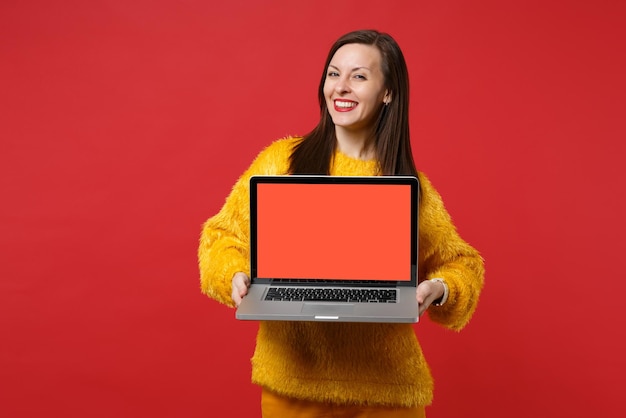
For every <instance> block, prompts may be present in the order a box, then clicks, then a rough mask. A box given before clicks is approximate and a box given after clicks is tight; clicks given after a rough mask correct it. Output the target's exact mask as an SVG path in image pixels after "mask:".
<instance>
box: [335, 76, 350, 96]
mask: <svg viewBox="0 0 626 418" xmlns="http://www.w3.org/2000/svg"><path fill="white" fill-rule="evenodd" d="M335 92H336V93H337V94H345V93H349V92H350V82H349V79H348V77H346V76H341V77H339V79H338V80H337V83H336V84H335Z"/></svg>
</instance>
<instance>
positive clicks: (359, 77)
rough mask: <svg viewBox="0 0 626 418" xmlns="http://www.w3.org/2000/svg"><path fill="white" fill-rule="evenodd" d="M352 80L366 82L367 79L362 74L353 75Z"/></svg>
mask: <svg viewBox="0 0 626 418" xmlns="http://www.w3.org/2000/svg"><path fill="white" fill-rule="evenodd" d="M354 78H356V79H359V80H367V78H366V77H365V76H364V75H363V74H355V75H354Z"/></svg>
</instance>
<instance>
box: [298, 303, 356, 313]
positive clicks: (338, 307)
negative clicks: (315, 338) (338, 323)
mask: <svg viewBox="0 0 626 418" xmlns="http://www.w3.org/2000/svg"><path fill="white" fill-rule="evenodd" d="M353 310H354V305H352V304H348V303H346V304H329V303H305V304H304V305H303V306H302V313H308V314H315V315H341V314H344V315H345V314H349V313H352V311H353Z"/></svg>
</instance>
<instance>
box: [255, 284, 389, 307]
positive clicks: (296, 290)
mask: <svg viewBox="0 0 626 418" xmlns="http://www.w3.org/2000/svg"><path fill="white" fill-rule="evenodd" d="M265 300H281V301H285V300H286V301H299V302H313V301H314V302H352V303H356V302H358V303H396V300H397V291H396V290H395V289H343V288H305V287H282V286H281V287H270V288H269V290H268V292H267V295H266V296H265Z"/></svg>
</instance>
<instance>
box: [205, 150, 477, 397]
mask: <svg viewBox="0 0 626 418" xmlns="http://www.w3.org/2000/svg"><path fill="white" fill-rule="evenodd" d="M297 140H298V138H285V139H282V140H278V141H276V142H274V143H273V144H272V145H270V146H269V147H267V148H266V149H265V150H263V151H262V152H261V153H260V154H259V155H258V157H257V158H256V159H255V161H254V162H253V163H252V165H251V166H250V168H249V169H248V170H247V171H246V172H245V173H244V174H243V175H242V176H241V178H240V179H239V180H238V181H237V183H236V184H235V186H234V187H233V190H232V192H231V194H230V195H229V196H228V198H227V199H226V202H225V204H224V206H223V207H222V209H221V210H220V212H219V213H218V214H217V215H215V216H213V217H212V218H210V219H209V220H208V221H207V222H206V223H205V224H204V227H203V230H202V236H201V239H200V247H199V250H198V258H199V267H200V280H201V288H202V291H203V292H204V293H205V294H207V295H208V296H209V297H211V298H213V299H215V300H217V301H219V302H221V303H224V304H227V305H229V306H234V303H233V301H232V299H231V279H232V277H233V275H234V274H235V273H236V272H238V271H242V272H245V273H246V274H248V275H249V274H250V271H249V270H250V267H249V254H248V252H249V241H248V233H249V231H248V229H249V225H248V223H249V196H248V182H249V178H250V176H251V175H253V174H269V175H276V174H287V170H288V158H289V155H290V153H291V148H292V146H293V144H294V143H295V141H297ZM377 168H378V166H377V163H376V162H374V161H362V160H357V159H353V158H350V157H348V156H346V155H344V154H342V153H339V152H337V153H336V154H335V157H334V162H333V165H332V169H331V174H332V175H338V176H341V175H344V176H347V175H358V176H364V175H365V176H367V175H376V174H377ZM419 179H420V183H421V189H422V200H421V203H420V218H419V240H420V245H419V258H418V263H419V264H418V265H419V278H420V280H424V279H429V278H433V277H442V278H444V279H445V280H446V282H447V284H448V287H449V289H450V294H449V297H448V301H447V302H446V303H445V304H444V305H443V306H441V307H436V306H431V307H430V308H429V310H428V311H429V316H430V318H431V320H433V321H435V322H438V323H440V324H442V325H444V326H446V327H448V328H450V329H453V330H460V329H461V328H462V327H463V326H464V325H465V324H466V323H467V322H468V321H469V319H470V317H471V316H472V313H473V312H474V309H475V308H476V303H477V301H478V296H479V294H480V291H481V288H482V285H483V274H484V270H483V260H482V258H481V257H480V255H479V254H478V252H477V251H476V250H475V249H473V248H472V247H471V246H469V245H468V244H467V243H466V242H465V241H463V240H462V239H461V238H460V237H459V235H458V234H457V232H456V229H455V227H454V226H453V224H452V223H451V220H450V217H449V215H448V213H447V212H446V210H445V209H444V206H443V203H442V201H441V198H440V196H439V194H438V193H437V192H436V191H435V189H434V188H433V187H432V185H431V184H430V182H429V181H428V179H427V178H426V177H425V176H424V175H423V174H421V173H420V174H419ZM329 239H332V237H329ZM418 326H419V325H418ZM252 381H253V382H254V383H256V384H258V385H261V386H263V387H265V388H267V389H269V390H272V391H274V392H276V393H279V394H282V395H286V396H290V397H294V398H299V399H307V400H313V401H321V402H333V403H337V404H366V405H391V406H415V405H428V404H430V403H431V401H432V396H433V380H432V377H431V374H430V370H429V367H428V365H427V363H426V360H425V359H424V356H423V354H422V350H421V348H420V345H419V343H418V341H417V338H416V336H415V332H414V329H413V327H412V325H410V324H375V323H374V324H371V323H367V324H365V323H364V324H361V323H318V322H279V321H261V322H260V325H259V331H258V336H257V344H256V349H255V352H254V356H253V357H252Z"/></svg>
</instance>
